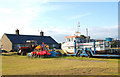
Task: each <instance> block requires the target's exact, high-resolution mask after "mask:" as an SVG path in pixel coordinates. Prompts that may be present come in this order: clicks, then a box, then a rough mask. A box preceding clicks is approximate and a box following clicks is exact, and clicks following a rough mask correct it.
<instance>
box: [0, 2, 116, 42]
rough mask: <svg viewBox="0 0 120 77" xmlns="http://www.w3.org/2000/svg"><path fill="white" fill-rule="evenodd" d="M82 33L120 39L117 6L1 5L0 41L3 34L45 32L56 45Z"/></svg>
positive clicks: (87, 3)
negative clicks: (77, 33) (68, 37)
mask: <svg viewBox="0 0 120 77" xmlns="http://www.w3.org/2000/svg"><path fill="white" fill-rule="evenodd" d="M78 22H80V32H81V33H82V34H85V35H86V31H85V30H86V28H88V32H89V35H90V36H91V38H95V39H104V38H106V37H113V38H116V37H118V30H117V29H118V2H69V1H68V2H48V0H44V1H40V0H20V1H18V0H3V1H0V27H1V28H0V38H1V37H2V35H3V34H4V33H9V34H14V33H15V30H16V29H17V28H18V29H19V30H20V34H24V35H39V34H40V33H39V32H40V31H41V30H43V31H44V32H45V35H46V36H52V37H53V38H54V39H55V40H56V41H57V42H63V41H64V39H65V36H68V35H72V34H74V33H75V31H76V30H77V29H76V27H77V24H78Z"/></svg>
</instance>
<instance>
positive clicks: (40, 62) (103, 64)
mask: <svg viewBox="0 0 120 77" xmlns="http://www.w3.org/2000/svg"><path fill="white" fill-rule="evenodd" d="M118 62H120V59H119V60H118V59H107V58H85V57H60V58H28V57H26V56H18V55H6V56H2V75H118Z"/></svg>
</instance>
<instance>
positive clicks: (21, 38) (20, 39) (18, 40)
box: [6, 34, 58, 44]
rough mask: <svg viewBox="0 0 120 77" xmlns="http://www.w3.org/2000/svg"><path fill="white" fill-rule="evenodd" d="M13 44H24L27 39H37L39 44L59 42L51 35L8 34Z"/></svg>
mask: <svg viewBox="0 0 120 77" xmlns="http://www.w3.org/2000/svg"><path fill="white" fill-rule="evenodd" d="M6 36H7V37H8V38H9V39H10V41H11V42H12V43H13V44H24V43H26V41H27V40H35V41H37V43H38V44H42V42H44V43H45V44H58V43H57V42H56V41H55V40H54V39H53V38H51V37H50V36H36V35H16V34H6Z"/></svg>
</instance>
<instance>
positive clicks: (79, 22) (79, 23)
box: [77, 22, 80, 32]
mask: <svg viewBox="0 0 120 77" xmlns="http://www.w3.org/2000/svg"><path fill="white" fill-rule="evenodd" d="M79 28H80V22H78V26H77V30H78V31H77V32H79Z"/></svg>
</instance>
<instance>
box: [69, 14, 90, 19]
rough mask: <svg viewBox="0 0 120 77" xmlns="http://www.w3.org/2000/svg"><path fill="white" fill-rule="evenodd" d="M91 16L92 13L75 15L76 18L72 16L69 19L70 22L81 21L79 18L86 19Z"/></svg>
mask: <svg viewBox="0 0 120 77" xmlns="http://www.w3.org/2000/svg"><path fill="white" fill-rule="evenodd" d="M89 15H91V13H85V14H80V15H75V16H72V17H70V18H68V20H75V19H79V18H82V17H86V16H89Z"/></svg>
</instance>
